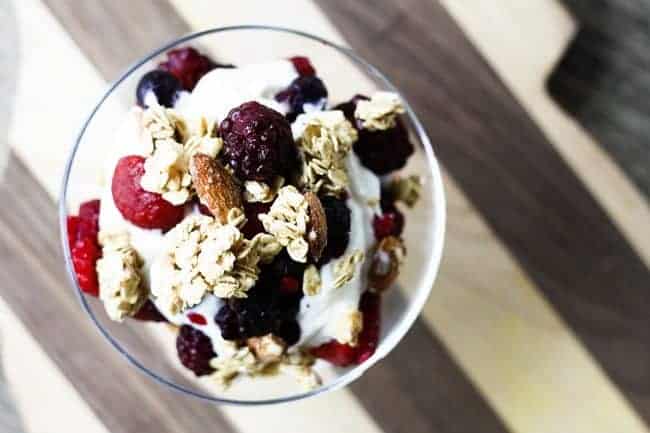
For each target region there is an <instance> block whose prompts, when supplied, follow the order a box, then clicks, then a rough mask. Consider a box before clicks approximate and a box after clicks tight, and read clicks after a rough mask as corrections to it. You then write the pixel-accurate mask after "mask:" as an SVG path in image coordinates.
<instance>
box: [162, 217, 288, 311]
mask: <svg viewBox="0 0 650 433" xmlns="http://www.w3.org/2000/svg"><path fill="white" fill-rule="evenodd" d="M232 214H233V215H230V216H229V223H228V224H224V225H221V224H219V223H218V222H217V221H216V220H215V219H214V218H211V217H207V216H203V215H191V216H188V217H187V218H185V219H184V220H183V221H182V222H181V223H180V224H178V225H177V226H176V227H174V229H172V230H171V231H170V232H169V233H168V234H167V235H166V237H167V244H166V245H167V249H166V250H165V251H164V252H163V254H161V256H160V257H159V259H158V260H157V261H156V263H155V264H154V266H157V268H158V269H157V271H158V272H155V273H152V275H155V278H156V280H155V281H152V285H151V287H152V294H153V295H154V296H155V297H156V298H157V300H158V303H157V304H158V305H159V306H160V308H162V309H164V310H165V311H166V312H168V313H170V314H177V313H179V312H181V311H183V310H185V309H187V308H189V307H192V306H194V305H197V304H198V303H200V302H201V300H202V299H203V297H204V296H205V295H206V294H207V293H213V294H214V295H216V296H218V297H220V298H231V297H235V298H243V297H246V292H247V291H248V290H249V289H250V288H251V287H253V286H254V285H255V283H256V282H257V279H258V276H259V273H260V269H259V267H258V264H259V263H260V262H262V263H268V262H270V261H271V260H272V259H273V257H275V255H276V254H277V253H278V252H279V251H280V249H281V246H280V245H279V244H278V243H277V242H276V241H275V239H274V238H273V236H271V235H269V234H267V233H260V234H258V235H256V236H255V237H254V238H253V239H250V240H248V239H245V238H244V235H243V234H242V233H241V231H240V230H239V227H240V226H241V224H242V222H244V221H245V219H243V217H242V216H241V213H237V212H236V211H234V212H232ZM234 214H237V215H234Z"/></svg>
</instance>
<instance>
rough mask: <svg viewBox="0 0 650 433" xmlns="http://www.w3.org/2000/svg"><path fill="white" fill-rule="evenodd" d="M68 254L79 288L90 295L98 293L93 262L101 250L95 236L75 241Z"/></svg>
mask: <svg viewBox="0 0 650 433" xmlns="http://www.w3.org/2000/svg"><path fill="white" fill-rule="evenodd" d="M70 254H71V256H72V264H73V266H74V271H75V273H76V274H77V281H78V282H79V287H80V288H81V290H82V291H83V292H85V293H87V294H89V295H92V296H97V295H99V284H98V282H97V271H96V270H95V263H96V262H97V259H99V257H100V255H101V250H100V249H99V244H98V243H97V237H96V236H95V237H91V236H87V237H85V238H83V239H79V240H77V241H75V242H74V245H73V246H72V249H71V251H70Z"/></svg>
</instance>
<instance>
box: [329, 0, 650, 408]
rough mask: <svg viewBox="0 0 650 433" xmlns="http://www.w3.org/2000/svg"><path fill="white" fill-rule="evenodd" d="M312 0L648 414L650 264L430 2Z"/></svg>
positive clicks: (437, 8)
mask: <svg viewBox="0 0 650 433" xmlns="http://www.w3.org/2000/svg"><path fill="white" fill-rule="evenodd" d="M319 4H320V6H321V7H322V8H323V10H324V11H325V12H326V13H327V14H328V15H329V16H330V18H331V19H332V21H333V22H336V23H338V26H339V28H340V29H341V31H342V32H343V34H344V36H345V37H346V39H347V40H348V41H349V42H350V44H351V45H352V47H353V48H355V49H356V50H357V51H359V52H360V53H361V54H362V55H364V56H365V57H366V58H368V59H369V60H370V61H371V62H373V63H375V64H376V65H378V66H380V68H381V69H383V70H384V71H385V72H387V73H388V74H389V75H390V76H391V77H392V78H393V79H394V80H395V82H396V84H397V85H398V86H399V87H400V88H401V89H402V90H403V91H404V92H405V94H406V96H407V97H408V98H409V100H410V101H411V103H412V104H413V105H414V108H415V109H416V111H417V112H418V113H419V114H420V116H421V117H422V118H423V120H424V123H425V125H426V127H427V129H428V131H429V133H430V136H431V137H432V141H433V142H434V143H435V144H436V145H435V150H436V152H437V154H438V156H439V157H440V158H441V160H442V161H443V164H444V165H445V166H446V168H447V169H448V170H449V171H450V172H451V174H452V176H453V177H454V178H455V179H456V180H457V182H458V183H459V185H460V186H461V188H462V189H463V190H464V192H465V193H466V194H467V195H468V197H470V199H471V200H472V202H473V204H474V205H475V206H476V207H477V208H478V209H479V211H480V212H481V213H482V214H483V215H484V217H485V218H486V220H487V221H488V222H489V224H490V225H491V227H492V228H493V229H494V231H495V232H496V233H497V235H498V236H499V237H500V238H501V239H502V240H503V241H504V242H505V243H506V245H507V246H508V247H509V248H510V250H511V251H512V252H513V254H514V255H515V257H516V258H517V259H518V261H519V262H520V263H521V264H522V265H523V267H524V268H525V269H526V271H527V272H528V273H529V275H530V276H531V278H532V279H533V281H534V282H535V283H536V284H537V285H538V287H539V288H540V289H541V290H542V291H543V292H544V293H545V294H546V296H547V297H548V298H549V300H550V301H551V302H552V304H553V305H554V306H555V307H556V308H557V309H558V311H559V312H560V313H561V314H562V316H563V317H564V319H565V320H566V321H567V322H568V323H569V324H570V325H571V326H572V328H573V330H574V331H575V332H576V333H577V335H578V336H579V338H581V339H582V341H583V342H584V343H585V344H586V346H587V347H588V348H589V349H590V350H591V351H592V353H593V354H594V355H595V357H596V359H597V360H598V361H599V362H600V363H601V365H602V366H603V368H604V369H605V370H606V371H607V373H608V374H609V375H610V376H611V377H612V379H613V380H614V382H615V383H616V384H617V385H619V386H620V387H621V389H622V390H623V392H624V393H625V395H626V396H627V397H628V398H629V399H630V400H631V401H632V403H633V404H634V405H635V407H636V409H637V410H638V411H639V412H640V413H641V414H642V416H644V417H645V418H646V419H649V418H650V401H649V400H648V396H647V392H646V391H647V390H646V387H644V386H642V385H641V384H644V383H647V380H646V379H647V376H648V367H647V366H648V365H650V364H649V362H650V343H649V340H648V328H649V326H650V323H649V322H650V320H649V319H648V316H647V314H645V313H644V312H647V311H648V307H650V295H649V294H648V292H647V290H646V289H647V287H648V282H650V275H649V273H648V269H647V268H646V267H645V265H644V264H643V263H642V262H641V260H640V259H639V258H638V257H637V256H636V254H635V253H634V251H633V250H632V249H631V248H630V246H629V244H628V243H627V242H626V241H625V239H624V238H623V237H622V236H621V234H620V233H619V232H618V230H617V229H616V228H615V226H614V225H613V224H612V222H611V221H610V220H609V219H608V218H607V215H606V214H605V213H604V212H603V210H602V209H601V208H600V206H599V205H598V204H597V203H596V202H595V201H594V199H593V198H592V196H591V195H590V194H589V192H588V191H587V190H586V188H585V187H584V185H582V184H581V183H580V182H579V181H578V180H577V179H576V176H575V175H574V174H573V173H572V172H571V171H570V170H569V169H568V167H567V166H566V164H565V163H564V162H563V161H562V159H561V158H560V157H559V156H558V154H557V153H556V152H555V151H554V149H553V147H552V146H551V144H550V143H549V142H548V141H547V140H546V138H545V137H544V136H543V134H542V133H541V132H540V131H539V129H538V128H537V127H536V126H535V125H534V124H533V123H532V122H531V121H530V119H529V117H528V115H527V114H526V113H525V112H524V110H522V109H521V107H520V106H519V104H517V102H516V101H515V100H514V99H513V98H512V96H511V95H510V93H509V91H508V89H506V88H505V87H504V86H503V84H502V83H501V82H500V81H499V80H498V78H497V77H496V76H495V74H494V73H493V72H492V71H491V70H490V68H489V66H487V65H486V64H485V62H484V61H483V60H482V59H481V57H480V56H479V55H478V54H477V53H476V51H475V50H474V49H473V48H472V47H471V46H470V45H469V43H468V42H467V40H466V39H465V37H464V36H463V35H462V33H461V32H460V31H459V29H458V28H457V27H456V25H455V24H454V23H453V22H452V21H450V20H449V19H448V16H447V14H446V12H445V11H444V10H443V9H442V7H441V6H440V5H439V4H437V3H435V2H431V1H425V0H407V1H404V2H400V3H399V4H397V3H394V2H389V1H387V0H385V1H377V2H375V3H374V7H373V8H366V7H364V6H363V5H362V4H359V3H357V2H345V1H343V0H337V1H321V2H319ZM432 23H435V25H433V24H432ZM423 88H428V89H429V91H428V92H423V91H422V89H423ZM613 338H615V341H616V343H614V341H613ZM612 344H618V345H620V350H612ZM631 352H632V353H633V356H634V359H637V360H638V363H637V362H635V363H634V365H633V366H630V362H629V360H630V353H631Z"/></svg>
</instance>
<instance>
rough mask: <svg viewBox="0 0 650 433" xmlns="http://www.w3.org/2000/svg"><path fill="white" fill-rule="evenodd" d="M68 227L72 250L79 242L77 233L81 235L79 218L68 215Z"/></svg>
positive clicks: (69, 243) (69, 242)
mask: <svg viewBox="0 0 650 433" xmlns="http://www.w3.org/2000/svg"><path fill="white" fill-rule="evenodd" d="M66 226H67V229H68V247H70V250H72V247H73V246H74V243H75V241H76V240H77V233H79V217H78V216H74V215H68V218H67V219H66Z"/></svg>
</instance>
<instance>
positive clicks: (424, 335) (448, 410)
mask: <svg viewBox="0 0 650 433" xmlns="http://www.w3.org/2000/svg"><path fill="white" fill-rule="evenodd" d="M46 3H47V4H49V5H50V8H51V9H52V10H53V11H54V13H55V15H57V16H58V17H59V18H60V19H61V20H62V22H63V23H64V25H65V27H66V29H67V30H68V31H69V32H70V33H71V34H72V36H73V37H74V38H75V40H77V43H78V44H79V46H80V48H81V50H82V51H83V52H85V53H86V54H87V55H89V56H90V57H91V58H92V59H93V60H94V61H95V63H96V66H97V67H98V68H99V70H100V72H101V73H102V74H103V75H104V77H105V78H107V79H112V78H114V75H115V73H114V71H116V70H119V69H121V68H122V67H124V66H125V65H126V64H127V63H128V61H130V60H129V59H128V58H127V57H128V56H130V57H133V56H136V57H137V56H138V55H140V54H142V53H144V52H146V50H149V49H151V48H153V47H154V46H155V45H157V44H160V43H161V42H162V41H164V40H167V39H169V38H170V35H171V34H173V33H174V32H177V33H179V32H185V31H186V29H184V28H179V27H178V26H177V24H176V20H175V19H172V20H170V21H169V22H170V24H169V28H170V29H171V30H170V31H169V32H167V31H164V30H160V32H162V33H164V38H159V39H158V40H155V37H153V36H151V37H150V36H147V37H146V38H144V36H143V35H141V34H134V33H133V32H131V34H130V36H129V38H130V39H127V38H120V39H118V40H115V41H110V40H106V39H103V38H97V37H95V36H94V35H89V34H86V33H84V32H83V29H84V28H86V27H91V28H94V27H96V26H102V28H106V29H107V30H110V29H118V28H121V26H122V25H123V24H121V23H116V22H115V21H119V20H121V19H123V17H121V16H119V15H117V14H120V13H121V14H122V15H123V14H125V13H127V12H128V14H129V15H131V14H135V12H134V11H132V10H129V11H125V12H119V11H114V12H112V13H113V14H115V16H114V17H113V18H112V22H109V23H101V22H99V21H97V19H98V18H97V14H95V13H87V14H86V13H84V12H83V11H82V12H80V11H77V10H75V11H74V14H73V13H72V11H71V10H70V9H69V5H67V3H66V2H64V1H61V0H46ZM62 4H63V5H62ZM111 4H112V2H108V1H100V2H95V3H94V5H100V6H99V8H100V9H102V8H107V9H111V10H113V9H116V8H117V7H113V6H111ZM141 7H142V6H141ZM167 7H168V6H164V7H163V9H166V8H167ZM217 12H218V9H217V8H216V6H215V13H217ZM167 13H168V12H165V15H166V14H167ZM134 19H136V18H134V17H130V18H129V20H134ZM100 21H101V20H100ZM157 25H158V26H159V27H160V28H164V27H165V26H167V25H168V23H167V21H165V22H160V21H159V22H157ZM181 27H182V26H181ZM143 38H144V39H145V41H142V39H143ZM132 39H136V40H132ZM116 44H118V46H116ZM120 44H121V45H120ZM134 47H147V49H146V50H145V49H135V48H134ZM107 53H111V54H112V55H111V56H107ZM131 60H132V59H131ZM352 391H353V392H354V393H355V395H356V396H357V397H358V398H359V399H360V400H361V401H362V402H364V404H365V407H366V409H367V410H368V411H369V414H370V416H371V417H372V418H373V419H375V420H377V421H378V423H379V425H380V426H381V427H382V428H383V429H384V430H385V431H390V432H398V431H408V432H411V433H417V432H422V433H424V432H430V431H432V429H435V431H439V432H461V431H463V432H464V431H476V430H477V429H479V427H480V430H481V431H483V432H503V431H505V428H504V427H503V425H502V424H501V422H500V421H499V420H498V418H497V417H496V415H495V414H494V413H493V412H492V411H491V410H490V409H489V408H488V407H487V405H486V404H485V402H484V401H483V400H482V398H481V397H480V396H479V395H478V393H477V391H476V390H475V389H474V387H473V386H472V385H471V384H470V383H469V382H468V381H467V379H466V378H465V376H464V375H463V373H462V372H461V371H460V370H459V368H458V367H457V366H456V364H455V362H454V361H453V360H452V359H451V358H450V357H449V355H448V354H447V352H446V350H445V349H444V348H443V347H442V345H441V343H440V342H439V341H438V339H437V338H436V337H434V336H433V335H432V334H431V333H430V332H429V331H428V329H427V327H426V326H425V325H424V324H423V323H421V322H418V324H417V325H416V326H415V327H414V329H413V330H412V331H411V333H410V335H409V337H408V338H407V339H406V340H405V341H404V342H403V343H401V344H400V346H399V348H398V349H397V350H396V352H395V353H394V354H392V355H391V356H390V357H389V358H388V360H386V361H384V362H382V363H381V364H380V365H378V366H376V367H375V368H373V369H372V370H371V371H370V372H369V373H368V374H367V375H366V376H364V377H363V378H362V379H361V380H360V381H359V382H358V383H357V384H355V385H354V386H353V387H352ZM405 414H408V416H405Z"/></svg>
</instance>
